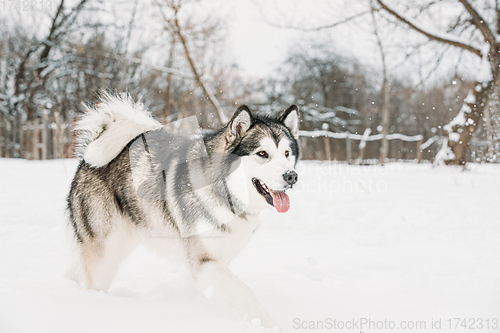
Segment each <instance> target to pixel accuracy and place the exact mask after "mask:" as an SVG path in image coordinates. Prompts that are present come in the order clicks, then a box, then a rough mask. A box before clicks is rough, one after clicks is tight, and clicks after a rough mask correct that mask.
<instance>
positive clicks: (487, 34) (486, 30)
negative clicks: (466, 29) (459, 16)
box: [460, 0, 496, 50]
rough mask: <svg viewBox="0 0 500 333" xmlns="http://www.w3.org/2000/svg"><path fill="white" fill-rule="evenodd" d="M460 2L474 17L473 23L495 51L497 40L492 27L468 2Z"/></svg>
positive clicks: (464, 0) (463, 0)
mask: <svg viewBox="0 0 500 333" xmlns="http://www.w3.org/2000/svg"><path fill="white" fill-rule="evenodd" d="M460 2H461V3H462V5H464V7H465V9H466V10H467V12H468V13H469V14H470V16H471V17H472V23H473V24H474V25H475V26H476V28H478V29H479V31H481V33H482V34H483V37H484V40H485V41H486V42H488V43H489V44H490V49H491V50H493V49H494V47H495V45H496V39H495V35H493V32H492V31H491V29H490V27H489V26H488V25H487V24H486V22H485V21H484V19H483V18H482V17H481V15H480V14H479V13H478V12H477V11H476V10H475V9H474V8H473V7H472V5H471V4H470V3H469V2H468V1H467V0H460Z"/></svg>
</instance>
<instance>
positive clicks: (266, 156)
mask: <svg viewBox="0 0 500 333" xmlns="http://www.w3.org/2000/svg"><path fill="white" fill-rule="evenodd" d="M257 155H259V156H260V157H262V158H268V157H269V155H268V154H267V152H266V151H265V150H261V151H259V152H258V153H257Z"/></svg>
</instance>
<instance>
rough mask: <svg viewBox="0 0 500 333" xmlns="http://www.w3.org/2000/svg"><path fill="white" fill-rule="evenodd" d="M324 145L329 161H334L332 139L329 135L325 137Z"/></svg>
mask: <svg viewBox="0 0 500 333" xmlns="http://www.w3.org/2000/svg"><path fill="white" fill-rule="evenodd" d="M323 140H324V143H325V156H326V159H327V160H328V161H331V160H332V151H331V149H330V138H329V137H328V135H325V136H324V137H323Z"/></svg>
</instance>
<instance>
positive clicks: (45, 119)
mask: <svg viewBox="0 0 500 333" xmlns="http://www.w3.org/2000/svg"><path fill="white" fill-rule="evenodd" d="M48 118H49V114H48V112H47V111H46V110H43V115H42V160H46V159H47V148H48V147H47V146H48V141H49V140H48V139H49V137H48V134H49V133H48V127H49V125H48V124H49V122H48V120H49V119H48Z"/></svg>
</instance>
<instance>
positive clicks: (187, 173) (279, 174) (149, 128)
mask: <svg viewBox="0 0 500 333" xmlns="http://www.w3.org/2000/svg"><path fill="white" fill-rule="evenodd" d="M193 124H195V119H194V122H193V118H191V119H190V118H187V119H186V120H181V121H180V122H176V123H175V124H169V125H167V126H161V124H160V123H158V122H157V121H155V120H154V119H153V118H152V117H151V115H150V114H149V112H148V111H147V110H146V109H145V108H144V107H143V106H142V105H141V104H139V103H134V102H133V101H132V100H131V99H130V98H129V97H128V96H126V95H119V96H112V95H104V97H103V98H102V101H101V102H100V103H98V104H97V105H96V106H95V107H87V111H86V113H85V114H84V116H83V117H82V119H81V120H80V122H79V123H78V127H77V129H76V130H77V131H78V138H79V149H78V156H79V157H80V159H81V161H80V164H79V167H78V170H77V172H76V175H75V177H74V179H73V182H72V184H71V190H70V193H69V196H68V213H69V221H70V229H71V230H72V234H73V236H74V243H75V245H76V249H77V253H78V260H77V262H78V264H77V265H76V266H75V269H73V270H72V272H73V276H74V277H75V279H79V280H80V281H81V282H83V283H84V285H85V286H86V287H87V288H93V289H98V290H104V291H107V290H108V288H109V287H110V284H111V282H112V281H113V278H114V276H115V274H116V272H117V270H118V268H119V266H120V263H121V262H122V260H123V259H124V258H125V257H126V256H127V255H128V254H129V253H130V252H131V251H132V250H133V249H134V248H135V246H136V245H138V244H139V243H143V244H145V245H146V246H148V247H150V248H152V249H153V250H155V251H156V252H159V253H161V254H163V255H165V256H167V257H168V258H170V259H172V260H176V261H179V260H180V261H182V262H184V263H186V265H188V266H189V268H190V270H191V272H192V277H193V278H194V281H195V283H196V285H197V287H198V288H199V290H200V292H202V293H205V295H207V297H210V299H211V301H213V302H214V303H216V304H219V305H221V306H223V307H226V308H231V309H236V310H237V311H238V313H239V315H240V316H241V317H243V318H246V319H247V320H250V321H252V322H253V323H257V324H259V323H260V324H261V325H262V326H264V327H275V326H276V324H275V322H274V321H273V320H272V318H271V316H270V315H269V314H268V313H267V312H266V310H264V308H263V307H262V306H261V305H260V303H259V301H258V300H257V298H256V297H255V296H254V294H253V292H252V291H251V290H250V289H249V288H248V287H247V286H246V285H245V284H244V283H243V282H242V281H241V280H240V279H238V278H237V277H236V276H235V275H234V274H233V273H232V272H231V271H230V270H229V269H228V264H229V262H230V260H231V259H233V258H234V257H235V256H236V255H237V254H238V253H239V252H240V250H241V249H242V248H243V247H244V246H245V244H246V243H247V242H248V241H249V239H250V237H251V236H252V234H253V233H254V231H255V230H256V229H257V228H258V227H259V224H260V223H261V221H260V220H259V214H260V213H261V211H262V210H263V209H264V208H267V207H270V208H272V206H273V205H274V206H276V209H277V210H278V211H279V212H284V211H286V210H288V205H289V201H288V196H287V195H286V194H285V190H287V189H289V188H291V187H292V186H293V185H294V184H295V183H296V182H297V180H298V176H297V173H296V172H295V166H296V164H297V160H298V157H299V147H298V142H297V139H298V126H299V115H298V110H297V107H296V106H294V105H292V106H291V107H290V108H288V109H287V110H286V111H284V112H283V113H282V114H281V115H280V116H279V117H276V118H273V117H267V116H259V115H255V114H252V112H251V111H250V110H249V108H248V107H246V106H244V105H243V106H240V107H239V108H238V109H237V110H236V112H235V113H234V115H233V117H232V119H231V120H230V121H229V123H228V124H227V125H226V126H224V127H222V128H221V129H219V130H218V131H215V132H213V133H209V134H204V135H201V134H199V132H197V131H196V128H195V126H193Z"/></svg>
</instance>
